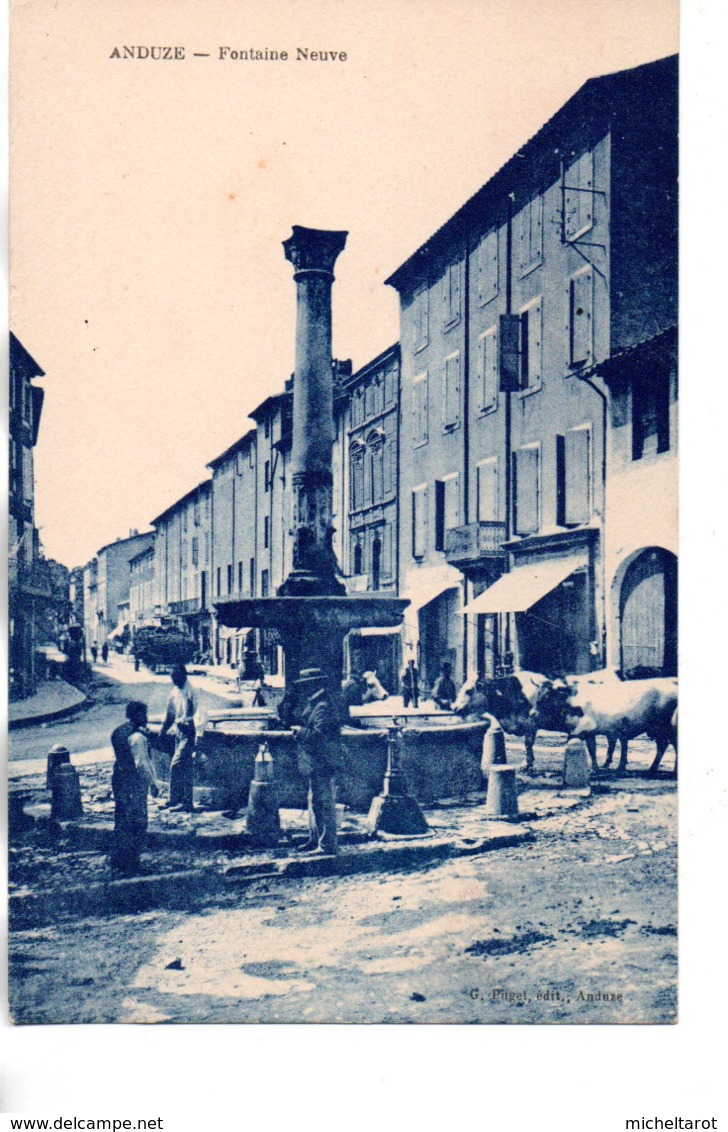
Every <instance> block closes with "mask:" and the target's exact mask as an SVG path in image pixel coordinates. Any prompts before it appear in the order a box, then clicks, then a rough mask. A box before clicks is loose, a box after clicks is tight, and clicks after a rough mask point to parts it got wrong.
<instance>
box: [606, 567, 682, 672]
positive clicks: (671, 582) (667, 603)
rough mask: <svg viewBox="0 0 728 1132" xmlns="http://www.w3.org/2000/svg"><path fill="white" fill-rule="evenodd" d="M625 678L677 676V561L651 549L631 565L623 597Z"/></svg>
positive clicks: (621, 605) (620, 618) (620, 599)
mask: <svg viewBox="0 0 728 1132" xmlns="http://www.w3.org/2000/svg"><path fill="white" fill-rule="evenodd" d="M619 627H620V669H621V672H622V676H623V678H625V679H637V678H639V677H641V676H644V677H647V676H675V675H676V674H677V558H676V557H675V555H674V554H671V553H670V551H669V550H663V549H662V547H656V546H653V547H648V548H647V549H645V550H643V551H641V552H640V553H639V554H638V555H637V557H636V558H635V559H634V560H633V561H632V562H631V563H630V565H629V566H628V568H627V571H626V573H625V575H624V578H623V580H622V588H621V590H620V595H619Z"/></svg>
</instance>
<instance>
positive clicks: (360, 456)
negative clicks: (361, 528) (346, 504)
mask: <svg viewBox="0 0 728 1132" xmlns="http://www.w3.org/2000/svg"><path fill="white" fill-rule="evenodd" d="M351 506H352V508H354V509H355V508H357V507H363V506H364V453H363V451H362V450H361V448H359V449H357V451H356V452H354V454H353V455H352V457H351Z"/></svg>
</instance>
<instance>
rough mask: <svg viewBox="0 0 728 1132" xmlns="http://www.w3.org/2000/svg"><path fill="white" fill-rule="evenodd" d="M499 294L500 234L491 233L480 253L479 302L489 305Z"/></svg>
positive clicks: (482, 243) (482, 245)
mask: <svg viewBox="0 0 728 1132" xmlns="http://www.w3.org/2000/svg"><path fill="white" fill-rule="evenodd" d="M497 294H498V232H497V231H496V232H489V233H488V235H487V236H486V237H485V239H484V240H483V241H482V242H481V245H480V249H479V253H478V302H479V303H480V305H481V306H483V305H484V304H485V303H489V302H490V301H491V299H494V298H495V297H496V295H497Z"/></svg>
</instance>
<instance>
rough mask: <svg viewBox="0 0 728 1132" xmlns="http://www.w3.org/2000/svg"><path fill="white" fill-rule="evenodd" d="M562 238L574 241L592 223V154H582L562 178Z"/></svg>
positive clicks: (589, 151)
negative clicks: (563, 187)
mask: <svg viewBox="0 0 728 1132" xmlns="http://www.w3.org/2000/svg"><path fill="white" fill-rule="evenodd" d="M564 185H565V191H564V236H565V237H566V239H567V240H575V239H576V238H577V237H578V236H581V235H583V233H584V232H588V231H589V229H590V228H591V227H592V225H593V223H594V193H593V191H592V190H593V188H594V154H593V152H592V151H591V150H587V152H586V153H583V154H582V155H581V157H580V158H579V159H578V161H575V162H574V164H573V165H570V166H569V168H568V169H567V170H566V174H565V177H564Z"/></svg>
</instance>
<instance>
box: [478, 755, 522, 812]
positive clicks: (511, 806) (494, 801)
mask: <svg viewBox="0 0 728 1132" xmlns="http://www.w3.org/2000/svg"><path fill="white" fill-rule="evenodd" d="M485 812H486V814H487V815H488V817H491V818H513V817H517V816H518V787H517V785H516V768H515V767H514V766H503V765H499V764H495V765H491V768H490V770H489V771H488V798H487V800H486V804H485Z"/></svg>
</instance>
